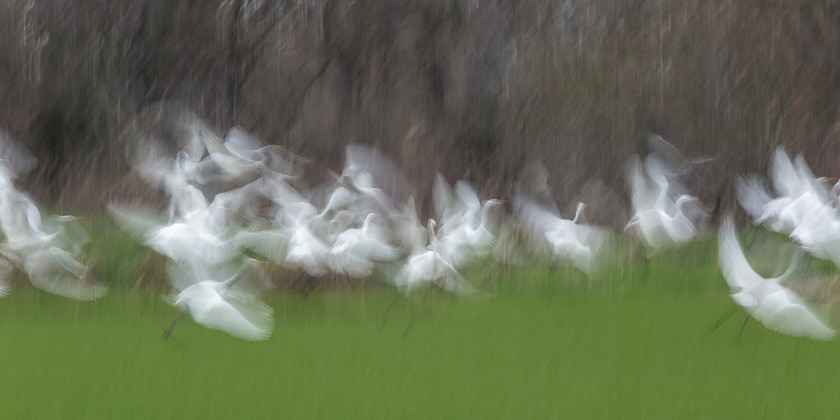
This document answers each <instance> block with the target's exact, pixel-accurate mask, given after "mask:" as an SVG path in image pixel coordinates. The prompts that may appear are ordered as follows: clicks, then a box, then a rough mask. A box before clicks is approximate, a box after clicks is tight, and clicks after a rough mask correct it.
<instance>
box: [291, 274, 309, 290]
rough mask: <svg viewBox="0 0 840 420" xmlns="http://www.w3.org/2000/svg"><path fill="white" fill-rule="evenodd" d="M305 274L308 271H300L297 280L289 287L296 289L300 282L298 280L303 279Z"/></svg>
mask: <svg viewBox="0 0 840 420" xmlns="http://www.w3.org/2000/svg"><path fill="white" fill-rule="evenodd" d="M304 274H306V271H301V272H300V275H299V276H298V278H297V280H295V281H294V282H293V283H292V285H291V286H289V289H294V288H295V286H297V284H298V282H299V281H300V279H302V278H303V275H304Z"/></svg>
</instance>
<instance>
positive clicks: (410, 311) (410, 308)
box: [402, 299, 414, 338]
mask: <svg viewBox="0 0 840 420" xmlns="http://www.w3.org/2000/svg"><path fill="white" fill-rule="evenodd" d="M413 323H414V300H413V299H412V300H411V302H409V304H408V325H407V326H406V327H405V331H403V335H402V338H405V336H406V335H407V334H408V331H409V330H410V329H411V325H412V324H413Z"/></svg>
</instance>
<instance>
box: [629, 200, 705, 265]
mask: <svg viewBox="0 0 840 420" xmlns="http://www.w3.org/2000/svg"><path fill="white" fill-rule="evenodd" d="M692 200H696V198H695V197H692V196H688V195H683V196H681V197H680V198H679V199H678V200H677V201H676V203H675V204H674V208H675V211H674V213H673V214H668V213H667V212H665V211H664V210H663V209H662V208H659V207H653V208H647V209H642V210H638V209H637V211H636V214H635V215H634V216H633V218H632V219H630V222H628V223H627V226H626V228H625V229H628V228H631V227H635V228H636V229H637V230H638V232H639V235H640V236H641V239H642V241H643V242H644V243H645V246H646V247H647V248H648V249H649V250H652V251H654V252H655V251H658V250H659V249H661V248H664V247H667V246H673V245H678V244H682V243H685V242H688V241H690V240H691V239H693V238H694V237H695V236H696V235H697V228H696V227H695V225H694V222H692V221H691V220H690V219H689V218H688V216H686V214H685V212H684V211H683V206H684V205H685V203H687V202H688V201H692Z"/></svg>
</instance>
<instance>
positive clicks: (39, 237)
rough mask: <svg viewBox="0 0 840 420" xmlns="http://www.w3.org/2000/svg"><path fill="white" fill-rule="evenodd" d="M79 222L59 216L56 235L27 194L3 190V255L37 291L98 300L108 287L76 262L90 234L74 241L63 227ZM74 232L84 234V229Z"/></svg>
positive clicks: (0, 203) (10, 188)
mask: <svg viewBox="0 0 840 420" xmlns="http://www.w3.org/2000/svg"><path fill="white" fill-rule="evenodd" d="M75 219H76V218H75V217H72V216H59V217H57V218H55V222H56V223H55V224H54V226H53V229H51V230H52V231H47V230H46V227H45V226H44V224H43V221H42V219H41V213H40V212H39V210H38V207H37V206H36V205H35V203H34V202H33V201H32V200H31V199H30V198H29V197H28V196H27V195H26V194H23V193H21V192H19V191H17V190H16V189H14V187H13V186H11V185H8V186H5V187H2V188H0V227H2V230H3V233H4V234H5V236H6V238H5V241H3V243H2V244H0V253H2V254H3V256H5V257H6V258H8V259H9V260H10V261H12V262H13V263H14V264H15V265H16V266H17V267H19V268H20V269H21V270H23V271H24V272H25V273H26V274H27V276H28V277H29V281H30V282H31V283H32V285H34V286H35V287H38V288H40V289H42V290H45V291H47V292H50V293H53V294H56V295H59V296H64V297H69V298H73V299H78V300H93V299H98V298H100V297H102V296H103V295H104V294H105V293H106V292H107V290H108V289H107V287H105V286H104V285H101V284H98V283H96V282H94V281H92V280H91V279H90V278H89V276H88V274H89V273H88V267H87V266H86V265H84V264H82V263H80V262H79V261H77V259H76V258H77V257H78V253H79V252H80V251H81V245H82V244H83V243H84V242H85V241H87V240H88V239H89V238H88V237H87V235H86V234H85V235H83V236H81V235H80V236H76V237H71V233H73V232H71V231H69V230H67V229H65V228H64V227H63V226H62V224H64V223H71V222H73V221H74V220H75ZM74 232H82V233H83V231H82V230H81V228H77V229H75V230H74ZM4 271H6V272H8V270H7V269H4Z"/></svg>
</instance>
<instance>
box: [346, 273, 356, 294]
mask: <svg viewBox="0 0 840 420" xmlns="http://www.w3.org/2000/svg"><path fill="white" fill-rule="evenodd" d="M344 281H346V282H347V284H349V285H350V290H353V291H355V290H356V286H354V285H353V282H352V281H350V276H348V275H347V272H346V271H345V272H344Z"/></svg>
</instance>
